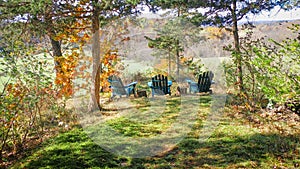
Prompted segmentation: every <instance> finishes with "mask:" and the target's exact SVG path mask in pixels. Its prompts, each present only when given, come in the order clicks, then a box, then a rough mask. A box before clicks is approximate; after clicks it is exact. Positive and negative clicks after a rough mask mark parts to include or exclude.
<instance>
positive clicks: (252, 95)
mask: <svg viewBox="0 0 300 169" xmlns="http://www.w3.org/2000/svg"><path fill="white" fill-rule="evenodd" d="M290 29H291V30H293V31H294V32H298V33H299V32H300V26H299V25H293V27H292V28H290ZM241 49H242V51H241V52H242V53H241V54H242V58H243V80H244V88H245V95H244V96H242V98H244V99H245V101H246V105H247V106H251V107H255V106H261V105H262V104H261V103H263V102H264V100H266V99H268V100H269V101H271V102H273V103H274V102H275V103H277V104H284V103H286V102H288V101H290V100H293V101H296V102H298V103H299V98H300V88H299V87H300V85H299V84H300V36H299V35H298V37H297V38H294V39H286V40H284V41H282V42H276V41H274V40H269V41H265V40H264V39H263V38H262V39H258V40H252V39H251V33H250V34H248V36H247V37H246V38H244V39H241ZM224 66H225V72H226V75H227V76H226V80H227V83H228V84H229V85H234V82H235V80H234V78H235V77H236V75H235V70H236V67H235V65H234V64H224Z"/></svg>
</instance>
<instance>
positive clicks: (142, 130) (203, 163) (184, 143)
mask: <svg viewBox="0 0 300 169" xmlns="http://www.w3.org/2000/svg"><path fill="white" fill-rule="evenodd" d="M124 99H125V98H124ZM122 100H123V99H120V100H119V101H120V102H122ZM119 101H116V102H119ZM181 101H182V100H181ZM116 102H114V103H110V104H118V103H116ZM130 102H132V103H133V104H134V105H136V107H135V109H137V110H138V111H137V112H135V111H133V110H131V108H128V113H125V114H121V113H120V112H115V111H114V112H106V115H105V118H106V119H105V120H104V121H102V122H101V123H92V124H93V125H83V126H84V127H81V126H77V127H74V128H73V129H72V130H69V131H66V132H64V133H61V134H59V135H57V136H56V137H54V138H51V139H49V140H47V141H45V142H44V143H42V144H41V145H40V146H39V147H38V148H36V149H35V150H33V151H32V152H30V153H28V156H27V157H26V158H24V159H22V160H19V161H18V162H17V163H16V164H15V165H14V166H13V167H12V168H297V167H299V164H300V158H299V153H300V142H299V132H298V133H296V134H295V133H293V134H283V133H280V132H279V131H277V130H264V129H262V128H261V127H268V126H269V125H268V124H265V125H261V126H260V127H258V126H255V125H253V124H252V123H251V122H250V121H249V120H248V119H247V118H246V117H249V116H243V115H240V116H237V115H236V112H233V111H232V110H230V111H228V110H227V109H225V111H224V113H223V115H222V116H221V118H220V119H219V124H218V126H217V127H216V128H215V130H214V131H213V133H212V135H211V136H210V137H209V138H208V139H207V140H206V141H204V142H200V141H199V140H198V138H199V136H200V135H201V129H202V128H203V126H204V123H205V120H206V119H207V116H208V115H209V110H210V104H211V102H212V99H211V96H202V97H201V99H200V100H197V99H196V102H197V103H199V104H198V106H199V108H198V111H197V112H196V114H194V115H195V116H196V118H195V119H196V120H195V121H193V123H192V130H191V131H189V132H187V135H186V136H185V137H184V139H182V140H181V141H180V142H179V143H178V144H177V145H176V146H175V147H172V149H170V150H169V151H165V152H164V153H161V154H159V155H156V156H153V157H143V158H131V157H128V156H119V155H115V154H112V153H110V152H109V151H107V150H105V149H103V148H102V147H101V146H99V145H98V144H96V143H97V141H95V140H97V139H103V140H104V142H105V138H93V139H91V137H89V136H90V135H91V134H93V133H95V132H98V133H99V132H101V127H99V126H101V125H103V124H105V125H106V126H109V127H111V128H113V129H114V130H116V131H118V132H119V133H121V134H122V135H125V136H127V137H131V138H133V139H134V138H139V137H142V138H149V137H155V136H157V135H160V134H161V133H163V132H164V131H165V130H168V128H169V127H170V125H171V124H173V123H175V122H176V119H177V118H178V116H179V113H180V112H181V111H180V109H178V106H176V105H178V104H179V102H180V98H179V97H170V98H167V99H166V100H165V105H166V106H165V107H163V112H162V113H160V114H155V112H151V111H149V107H150V106H151V108H155V106H156V105H155V104H152V105H151V104H150V103H149V100H147V99H143V98H139V99H133V100H131V101H130ZM189 105H190V106H189V107H192V106H194V105H193V102H191V103H190V104H189ZM112 106H113V105H112ZM186 109H187V110H189V109H188V107H187V108H186ZM97 113H101V112H97ZM97 113H95V116H91V118H93V119H94V120H95V118H96V114H97ZM137 113H141V115H140V116H139V115H138V114H137ZM188 115H191V114H188ZM141 117H144V118H145V117H148V119H146V120H144V121H143V120H141ZM95 121H97V120H95ZM88 129H89V130H88ZM182 130H185V128H184V127H182ZM297 131H299V130H297ZM108 136H109V135H108ZM120 141H122V140H120Z"/></svg>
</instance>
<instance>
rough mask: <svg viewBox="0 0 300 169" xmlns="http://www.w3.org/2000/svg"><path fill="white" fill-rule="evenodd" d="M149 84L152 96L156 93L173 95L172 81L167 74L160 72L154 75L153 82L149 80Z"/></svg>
mask: <svg viewBox="0 0 300 169" xmlns="http://www.w3.org/2000/svg"><path fill="white" fill-rule="evenodd" d="M148 86H149V87H150V88H151V93H152V97H154V95H155V94H156V95H166V94H169V95H171V89H170V87H171V86H172V81H171V80H168V77H167V76H164V75H161V74H158V75H156V76H154V77H152V80H151V82H148Z"/></svg>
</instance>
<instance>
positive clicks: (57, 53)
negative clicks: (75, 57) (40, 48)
mask: <svg viewBox="0 0 300 169" xmlns="http://www.w3.org/2000/svg"><path fill="white" fill-rule="evenodd" d="M51 34H52V33H51ZM51 36H53V35H51ZM50 41H51V45H52V50H53V57H54V63H55V71H56V76H57V74H61V73H63V72H62V66H61V63H60V62H58V61H57V58H58V57H61V56H62V51H61V44H60V42H59V41H56V40H54V39H53V37H50Z"/></svg>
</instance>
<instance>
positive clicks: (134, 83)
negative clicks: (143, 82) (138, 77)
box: [124, 82, 137, 87]
mask: <svg viewBox="0 0 300 169" xmlns="http://www.w3.org/2000/svg"><path fill="white" fill-rule="evenodd" d="M136 84H137V82H132V83H129V84H128V85H126V86H124V87H130V86H135V85H136Z"/></svg>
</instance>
